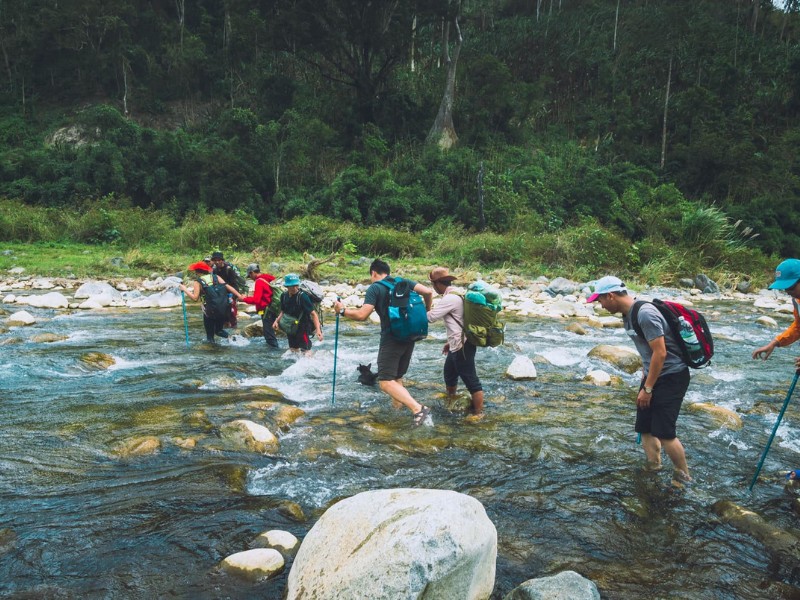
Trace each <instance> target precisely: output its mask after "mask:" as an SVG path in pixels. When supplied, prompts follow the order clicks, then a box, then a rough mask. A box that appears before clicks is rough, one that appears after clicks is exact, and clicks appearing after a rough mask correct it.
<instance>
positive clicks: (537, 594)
mask: <svg viewBox="0 0 800 600" xmlns="http://www.w3.org/2000/svg"><path fill="white" fill-rule="evenodd" d="M503 600H600V592H599V591H598V590H597V586H596V585H595V584H594V582H593V581H591V580H589V579H586V578H585V577H583V576H581V575H579V574H578V573H576V572H575V571H563V572H561V573H559V574H558V575H553V576H552V577H541V578H538V579H529V580H528V581H526V582H525V583H523V584H522V585H520V586H519V587H517V588H515V589H514V590H512V591H511V593H509V594H508V595H507V596H505V597H504V598H503Z"/></svg>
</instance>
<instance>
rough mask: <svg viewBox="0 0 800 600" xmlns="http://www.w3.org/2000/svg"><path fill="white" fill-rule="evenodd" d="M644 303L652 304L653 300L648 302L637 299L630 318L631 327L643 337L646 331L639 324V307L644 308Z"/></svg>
mask: <svg viewBox="0 0 800 600" xmlns="http://www.w3.org/2000/svg"><path fill="white" fill-rule="evenodd" d="M644 304H652V302H648V301H647V300H637V301H636V302H634V303H633V306H631V312H630V320H631V327H633V330H634V331H635V332H636V335H638V336H639V337H641V338H643V337H644V332H643V331H642V326H641V325H639V309H640V308H642V306H643V305H644Z"/></svg>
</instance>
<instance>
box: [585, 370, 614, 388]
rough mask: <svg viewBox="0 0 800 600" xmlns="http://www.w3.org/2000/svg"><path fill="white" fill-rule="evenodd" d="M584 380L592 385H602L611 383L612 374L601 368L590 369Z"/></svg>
mask: <svg viewBox="0 0 800 600" xmlns="http://www.w3.org/2000/svg"><path fill="white" fill-rule="evenodd" d="M583 380H584V381H586V382H588V383H591V384H592V385H597V386H601V387H602V386H605V385H611V375H609V374H608V373H606V372H605V371H601V370H600V369H593V370H591V371H589V372H588V373H587V374H586V376H585V377H584V378H583Z"/></svg>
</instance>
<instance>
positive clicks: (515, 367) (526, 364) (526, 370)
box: [506, 356, 536, 381]
mask: <svg viewBox="0 0 800 600" xmlns="http://www.w3.org/2000/svg"><path fill="white" fill-rule="evenodd" d="M506 375H507V376H508V377H509V378H510V379H513V380H515V381H525V380H531V379H536V366H535V365H534V364H533V361H532V360H531V359H530V358H529V357H527V356H517V357H516V358H515V359H514V360H513V361H512V362H511V364H510V365H509V366H508V369H507V370H506Z"/></svg>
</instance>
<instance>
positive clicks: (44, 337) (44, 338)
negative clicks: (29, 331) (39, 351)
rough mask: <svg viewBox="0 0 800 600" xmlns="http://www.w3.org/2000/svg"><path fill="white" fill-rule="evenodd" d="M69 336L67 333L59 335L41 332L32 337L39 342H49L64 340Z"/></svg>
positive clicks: (33, 340)
mask: <svg viewBox="0 0 800 600" xmlns="http://www.w3.org/2000/svg"><path fill="white" fill-rule="evenodd" d="M68 339H69V336H67V335H58V334H56V333H40V334H38V335H35V336H33V337H32V338H31V341H32V342H35V343H37V344H49V343H52V342H63V341H64V340H68Z"/></svg>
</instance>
